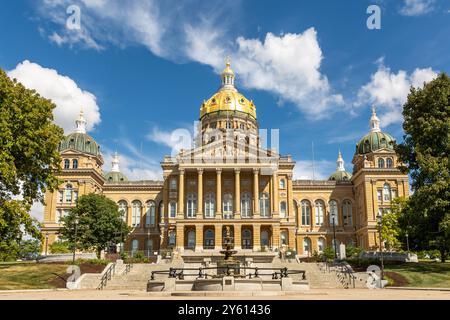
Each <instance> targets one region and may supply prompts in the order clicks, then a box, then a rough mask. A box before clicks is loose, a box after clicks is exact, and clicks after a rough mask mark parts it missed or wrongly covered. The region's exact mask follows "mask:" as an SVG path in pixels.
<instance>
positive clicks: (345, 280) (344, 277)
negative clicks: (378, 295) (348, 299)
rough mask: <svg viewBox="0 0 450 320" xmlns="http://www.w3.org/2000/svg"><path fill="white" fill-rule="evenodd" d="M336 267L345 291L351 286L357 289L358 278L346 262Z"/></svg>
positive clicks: (337, 264) (339, 263)
mask: <svg viewBox="0 0 450 320" xmlns="http://www.w3.org/2000/svg"><path fill="white" fill-rule="evenodd" d="M334 266H335V267H336V268H335V271H336V276H337V278H338V280H339V282H340V283H341V284H342V285H343V287H344V288H345V289H348V288H349V287H350V286H352V287H353V288H355V280H356V276H355V272H354V271H353V269H352V268H351V267H349V266H348V265H347V263H345V262H338V263H336V264H335V265H334Z"/></svg>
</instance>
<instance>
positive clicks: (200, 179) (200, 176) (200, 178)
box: [197, 169, 203, 219]
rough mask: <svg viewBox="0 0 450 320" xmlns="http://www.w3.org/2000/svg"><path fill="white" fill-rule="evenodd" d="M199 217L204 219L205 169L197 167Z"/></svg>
mask: <svg viewBox="0 0 450 320" xmlns="http://www.w3.org/2000/svg"><path fill="white" fill-rule="evenodd" d="M197 173H198V178H197V219H203V169H197Z"/></svg>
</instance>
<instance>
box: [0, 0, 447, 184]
mask: <svg viewBox="0 0 450 320" xmlns="http://www.w3.org/2000/svg"><path fill="white" fill-rule="evenodd" d="M125 3H126V4H125ZM72 4H75V5H77V6H78V7H79V8H80V10H81V11H80V13H81V15H80V17H81V20H80V29H79V30H71V29H68V28H67V26H66V20H67V18H68V17H69V16H70V14H67V13H66V10H67V8H68V7H69V6H70V5H72ZM371 4H376V5H378V6H379V7H380V8H381V29H379V30H369V29H368V28H367V26H366V20H367V18H368V17H369V15H370V14H367V13H366V10H367V7H368V6H369V5H371ZM449 22H450V1H448V0H396V1H388V0H384V1H382V0H370V1H365V0H347V1H331V0H330V1H327V0H320V1H318V0H315V1H223V0H222V1H196V0H188V1H182V2H181V1H178V2H177V1H172V0H168V1H151V0H136V1H126V2H125V1H116V0H111V1H106V0H70V1H69V0H36V1H31V0H28V1H27V0H23V1H8V2H5V3H3V5H2V10H0V38H1V40H2V41H1V42H0V43H1V45H0V46H1V48H0V67H1V68H3V69H5V70H7V71H8V74H9V75H10V76H11V77H16V78H17V79H19V80H20V81H21V82H23V83H24V84H25V85H26V86H28V87H31V88H34V89H36V90H37V91H38V92H40V93H41V94H42V95H44V96H46V97H48V98H51V99H53V100H54V101H55V103H56V104H57V109H56V110H55V119H56V120H55V121H56V122H57V123H58V124H59V125H61V126H63V127H64V128H65V130H66V132H67V131H71V130H73V128H74V124H73V122H74V120H75V119H74V118H75V116H76V115H77V114H78V112H79V109H80V107H83V109H84V111H85V113H86V115H87V118H88V121H89V125H90V126H89V133H90V134H91V135H92V136H93V137H94V138H95V139H96V140H97V142H99V143H100V145H101V147H102V150H103V153H104V156H105V161H106V163H105V169H106V170H107V169H108V168H109V166H110V160H111V154H112V153H113V152H114V150H117V151H118V152H119V154H120V155H121V169H122V171H123V172H124V173H126V174H127V175H128V176H129V177H130V178H133V179H156V178H160V176H161V171H160V168H159V161H160V160H161V159H162V157H163V155H164V154H170V153H171V146H172V145H173V143H171V142H170V134H171V132H172V131H173V130H175V129H177V128H188V129H190V130H192V127H193V121H195V120H198V117H199V107H200V105H201V103H202V102H203V100H204V99H208V98H209V97H210V96H211V95H212V94H213V93H214V92H216V90H217V89H218V87H219V85H220V79H219V76H218V74H219V73H220V70H221V69H222V68H223V65H224V59H225V56H227V55H229V56H231V59H232V67H233V68H234V70H235V71H236V73H237V80H236V85H237V87H238V88H239V90H240V91H241V92H243V93H244V94H245V95H246V96H247V97H248V98H249V99H252V100H253V101H254V102H255V104H256V106H257V116H258V120H259V123H260V126H261V128H265V129H280V152H281V153H282V154H291V155H292V156H293V157H294V159H295V160H296V161H297V163H298V165H297V168H296V172H295V175H296V178H309V177H311V173H312V166H311V158H312V150H311V149H312V148H311V144H312V142H314V153H315V160H316V170H315V171H316V178H326V177H327V176H328V175H329V174H331V173H332V172H333V171H334V169H335V160H336V157H337V152H338V149H339V148H340V149H341V151H342V153H343V156H344V159H345V161H346V168H347V170H348V171H351V159H352V157H353V153H354V149H355V143H356V142H357V141H358V140H359V138H361V137H362V136H363V135H364V134H365V133H367V131H368V120H369V117H370V107H371V105H373V104H374V105H376V106H377V110H378V115H379V116H380V118H381V119H382V126H383V130H385V131H387V132H389V133H391V134H392V135H394V136H395V137H396V138H397V139H401V137H402V128H401V120H402V118H401V105H402V103H403V102H404V101H405V99H406V95H407V92H408V88H409V86H410V85H414V86H421V85H422V84H423V82H424V81H429V80H431V79H432V78H433V77H434V76H435V75H436V74H437V73H438V72H441V71H445V72H449V69H450V54H449V53H450V41H449V38H450V23H449Z"/></svg>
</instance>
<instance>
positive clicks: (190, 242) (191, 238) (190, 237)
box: [187, 230, 195, 249]
mask: <svg viewBox="0 0 450 320" xmlns="http://www.w3.org/2000/svg"><path fill="white" fill-rule="evenodd" d="M187 247H188V249H195V231H194V230H190V231H189V232H188V234H187Z"/></svg>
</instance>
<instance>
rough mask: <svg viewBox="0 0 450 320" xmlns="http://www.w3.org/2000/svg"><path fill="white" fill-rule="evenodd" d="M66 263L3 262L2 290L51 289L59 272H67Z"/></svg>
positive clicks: (0, 271) (1, 270)
mask: <svg viewBox="0 0 450 320" xmlns="http://www.w3.org/2000/svg"><path fill="white" fill-rule="evenodd" d="M66 269H67V265H66V264H54V263H46V264H44V263H2V264H0V290H22V289H50V288H55V287H56V286H55V285H54V284H52V283H51V282H52V280H54V279H55V277H56V275H54V274H53V273H57V274H59V275H65V274H66Z"/></svg>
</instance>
